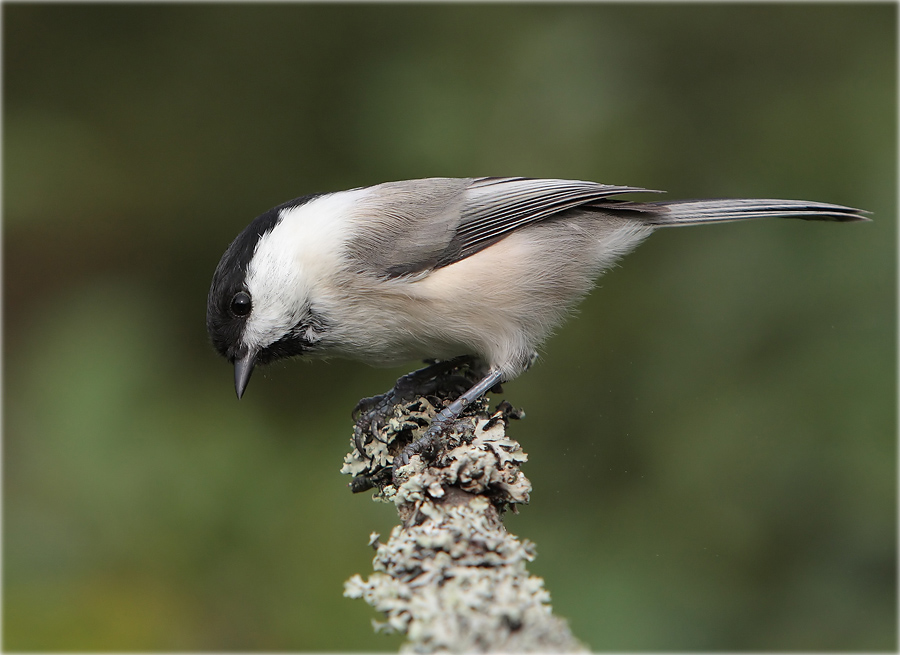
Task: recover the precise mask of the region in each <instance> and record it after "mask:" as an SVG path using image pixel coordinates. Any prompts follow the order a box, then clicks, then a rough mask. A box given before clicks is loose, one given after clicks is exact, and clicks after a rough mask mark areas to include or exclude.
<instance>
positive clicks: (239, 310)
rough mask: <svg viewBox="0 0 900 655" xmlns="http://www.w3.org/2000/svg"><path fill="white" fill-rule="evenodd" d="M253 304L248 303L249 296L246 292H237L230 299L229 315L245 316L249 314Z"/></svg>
mask: <svg viewBox="0 0 900 655" xmlns="http://www.w3.org/2000/svg"><path fill="white" fill-rule="evenodd" d="M252 307H253V304H252V303H251V302H250V294H249V293H247V292H246V291H238V292H237V293H236V294H234V298H232V299H231V313H232V314H234V315H235V316H246V315H247V314H249V313H250V310H251V309H252Z"/></svg>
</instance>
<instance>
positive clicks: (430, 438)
mask: <svg viewBox="0 0 900 655" xmlns="http://www.w3.org/2000/svg"><path fill="white" fill-rule="evenodd" d="M501 375H502V374H501V372H500V370H499V369H496V368H492V369H491V370H490V371H488V374H487V375H485V376H484V378H482V379H481V380H480V381H479V382H478V383H477V384H475V386H473V387H472V388H471V389H469V390H468V391H466V392H465V393H464V394H462V395H461V396H460V397H459V398H457V399H456V400H454V401H453V402H452V403H450V404H449V405H447V407H445V408H444V409H442V410H441V411H440V413H438V415H437V416H435V417H434V419H433V420H432V421H431V425H430V426H429V427H428V429H427V430H426V431H425V434H423V435H422V436H421V437H419V438H418V439H416V440H415V441H413V442H412V443H411V444H409V445H407V446H406V447H405V448H404V449H403V451H402V452H401V453H400V454H399V455H398V456H397V457H396V458H395V459H394V479H395V481H396V477H397V470H398V469H399V468H400V467H401V466H404V465H406V464H408V463H409V458H410V457H412V456H413V455H422V456H424V457H426V458H433V457H434V455H435V454H436V452H437V449H438V447H439V446H440V443H441V434H442V433H443V432H444V430H445V429H446V428H447V427H449V426H450V424H452V423H453V422H454V421H455V420H456V419H458V418H459V415H460V414H462V412H463V410H464V409H465V408H466V407H467V406H468V405H469V404H470V403H472V402H474V401H476V400H478V399H479V398H481V397H482V396H483V395H484V394H486V393H487V392H488V391H490V390H491V388H492V387H494V386H495V385H496V384H497V383H498V382H500V378H501ZM395 486H396V485H395Z"/></svg>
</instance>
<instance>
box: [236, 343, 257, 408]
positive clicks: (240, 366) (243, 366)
mask: <svg viewBox="0 0 900 655" xmlns="http://www.w3.org/2000/svg"><path fill="white" fill-rule="evenodd" d="M255 362H256V353H255V352H248V353H247V354H246V355H244V356H243V357H242V358H241V359H236V360H234V390H235V391H237V397H238V399H240V397H241V396H243V395H244V389H246V388H247V383H248V382H249V381H250V374H251V373H253V364H254V363H255Z"/></svg>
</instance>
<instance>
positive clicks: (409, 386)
mask: <svg viewBox="0 0 900 655" xmlns="http://www.w3.org/2000/svg"><path fill="white" fill-rule="evenodd" d="M474 362H475V359H474V358H473V357H458V358H455V359H451V360H446V361H441V362H437V363H433V364H431V365H430V366H427V367H425V368H422V369H419V370H417V371H413V372H412V373H409V374H407V375H404V376H403V377H401V378H400V379H399V380H397V383H396V384H395V385H394V387H393V389H391V390H390V391H388V392H387V393H383V394H380V395H378V396H372V397H371V398H364V399H362V400H360V401H359V403H357V405H356V407H355V408H354V410H353V413H352V417H353V419H354V426H353V442H354V445H355V446H356V450H357V451H358V452H359V454H360V455H361V456H362V457H363V458H364V459H369V458H370V456H369V455H368V454H367V453H368V451H369V449H367V448H366V446H367V444H371V443H372V441H373V440H377V441H379V442H381V443H382V444H385V445H386V446H390V444H391V443H393V441H394V438H395V437H396V434H392V432H394V433H401V432H407V429H408V430H413V429H415V428H417V427H420V426H421V425H426V424H427V423H423V422H421V421H422V420H423V419H418V420H419V421H420V422H419V423H418V425H416V424H415V423H412V424H410V425H409V426H403V427H402V428H401V429H399V430H398V429H396V427H392V428H391V429H387V426H388V424H389V422H390V421H391V419H392V418H394V417H395V408H396V407H397V406H398V405H403V404H409V403H412V402H413V401H415V400H416V399H417V398H420V397H429V398H431V400H432V404H438V405H439V403H440V402H441V401H442V400H445V399H451V398H455V397H457V396H459V394H461V393H463V392H464V391H465V390H466V389H467V388H469V387H470V386H471V384H472V380H471V379H470V377H467V375H469V376H471V375H473V373H472V372H471V368H472V367H473V366H474ZM436 418H439V417H436ZM424 420H427V418H425V419H424ZM441 432H442V427H441V425H440V421H437V422H436V423H435V422H433V423H432V426H431V427H430V428H429V430H428V431H427V432H426V434H425V435H423V436H422V437H421V438H419V439H417V440H416V441H414V442H413V443H412V444H409V445H408V446H406V447H405V448H404V449H403V451H402V452H401V453H399V454H396V455H395V456H396V457H402V458H403V459H404V463H408V461H409V457H411V456H412V455H413V454H422V455H426V454H427V453H429V452H431V451H432V450H433V448H434V447H435V446H436V445H437V444H439V441H440V434H441ZM407 434H409V432H407ZM407 438H410V437H407ZM400 443H402V441H401V442H400ZM413 444H419V445H417V446H416V447H415V448H414V449H412V450H410V447H411V446H413ZM397 449H399V446H395V447H394V448H389V450H390V451H392V452H394V453H396V450H397ZM407 450H409V453H407V454H406V455H404V454H403V453H406V451H407ZM396 468H398V466H397V464H395V465H394V467H393V470H396ZM391 476H392V469H391V467H385V468H382V469H380V470H375V471H373V472H371V473H362V474H359V475H357V476H356V477H355V478H354V479H353V482H351V485H350V486H351V489H352V490H353V491H354V492H355V493H356V492H360V491H365V490H367V489H371V488H372V487H374V486H380V484H381V483H383V482H384V481H386V480H388V479H391Z"/></svg>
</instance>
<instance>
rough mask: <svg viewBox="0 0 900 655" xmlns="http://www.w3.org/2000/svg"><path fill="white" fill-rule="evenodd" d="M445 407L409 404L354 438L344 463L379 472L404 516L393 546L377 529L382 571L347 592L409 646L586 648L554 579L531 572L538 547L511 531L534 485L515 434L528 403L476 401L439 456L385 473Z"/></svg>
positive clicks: (382, 494)
mask: <svg viewBox="0 0 900 655" xmlns="http://www.w3.org/2000/svg"><path fill="white" fill-rule="evenodd" d="M432 401H434V402H432ZM439 404H440V402H439V399H428V398H417V399H415V400H413V401H410V402H406V403H401V404H398V405H396V406H394V407H393V409H392V413H391V416H390V418H389V420H387V421H384V422H383V424H381V425H377V426H375V427H374V428H373V429H372V430H371V432H370V434H368V435H367V436H366V439H365V440H364V441H363V442H362V443H360V439H359V438H358V437H357V438H355V439H353V440H351V443H352V444H353V452H351V453H350V454H349V455H348V456H347V457H346V458H345V464H344V468H343V469H342V472H344V473H348V474H351V475H357V476H358V475H365V476H371V477H372V479H373V480H375V483H374V484H375V485H376V486H377V488H378V489H377V491H376V493H375V494H374V497H375V498H377V499H380V500H383V501H388V502H392V503H394V505H395V506H396V507H397V511H398V513H399V515H400V517H401V519H402V523H401V525H398V526H397V527H395V528H394V529H393V530H392V532H391V535H390V538H389V539H388V541H387V543H381V542H380V541H378V538H377V535H373V536H372V537H371V538H370V543H371V544H372V545H376V546H377V550H376V554H375V559H374V561H373V567H374V573H372V575H370V576H369V577H368V579H363V578H362V577H361V576H360V575H354V576H353V577H351V578H350V580H348V581H347V582H346V584H345V590H344V595H345V596H348V597H351V598H362V599H364V600H365V601H366V602H367V603H369V604H370V605H371V606H372V607H374V608H375V609H376V610H378V611H380V612H382V613H383V614H384V617H385V620H384V621H382V622H374V625H375V627H376V629H378V630H383V631H387V632H400V633H403V634H405V635H406V636H407V639H408V642H407V643H406V644H405V645H404V647H403V651H405V652H414V653H434V652H500V651H505V652H517V651H557V652H563V651H583V650H585V649H584V647H583V646H582V645H581V644H580V643H579V642H578V641H577V640H575V639H574V638H573V637H572V635H571V633H570V632H569V629H568V626H567V624H566V622H565V621H564V620H563V619H560V618H558V617H555V616H553V614H552V611H551V607H550V604H549V603H550V595H549V593H548V592H547V590H546V589H545V588H544V583H543V580H541V579H540V578H538V577H535V576H532V575H529V573H528V571H527V569H526V564H527V563H528V562H531V561H532V560H533V559H534V557H535V552H536V551H535V547H534V544H533V543H531V542H530V541H527V540H519V539H518V538H517V537H516V536H515V535H512V534H510V533H509V532H508V531H507V530H506V528H505V527H504V526H503V523H502V520H501V519H502V515H503V513H504V512H505V511H506V510H507V509H509V508H513V509H514V508H515V507H516V506H518V505H522V504H525V503H527V502H528V500H529V494H530V493H531V483H530V481H529V480H528V479H527V478H526V477H525V475H524V474H523V473H522V472H521V471H520V470H519V467H520V465H521V464H523V463H524V462H526V461H527V459H528V457H527V455H526V454H525V452H524V451H523V450H522V448H521V446H520V445H519V444H518V442H516V441H515V440H513V439H511V438H509V436H508V435H507V434H506V428H507V425H508V422H509V419H510V418H519V417H520V416H521V412H516V410H513V409H512V407H511V406H509V405H508V404H507V403H501V405H500V406H499V407H498V408H497V410H495V411H494V412H490V410H489V405H488V403H487V401H486V400H482V401H479V402H477V403H473V404H472V405H471V406H470V407H469V408H467V411H466V412H465V413H464V416H463V418H462V419H461V420H460V421H459V422H457V424H456V425H455V426H454V427H453V429H451V430H449V431H448V432H449V433H448V434H447V435H445V437H444V447H443V448H442V450H441V452H439V453H437V455H436V457H435V458H434V461H425V460H423V458H422V457H420V456H418V455H415V456H413V457H412V458H411V459H410V462H409V464H407V465H406V466H404V467H402V468H401V469H400V470H399V471H398V472H396V474H395V476H394V477H395V478H396V486H395V482H394V480H393V479H392V478H391V477H390V476H385V475H381V474H380V469H381V468H382V467H384V466H389V465H390V464H391V462H392V461H393V457H394V456H395V455H396V454H397V453H398V452H399V451H400V449H402V447H403V446H404V445H405V444H407V443H409V442H410V441H411V440H413V439H415V438H417V437H418V436H419V435H420V434H421V433H422V432H423V431H424V429H425V428H427V426H428V425H429V424H430V422H431V419H432V418H433V416H434V414H435V413H436V412H437V411H439V407H438V406H439ZM357 444H359V445H362V447H363V452H359V450H357V448H356V445H357Z"/></svg>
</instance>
